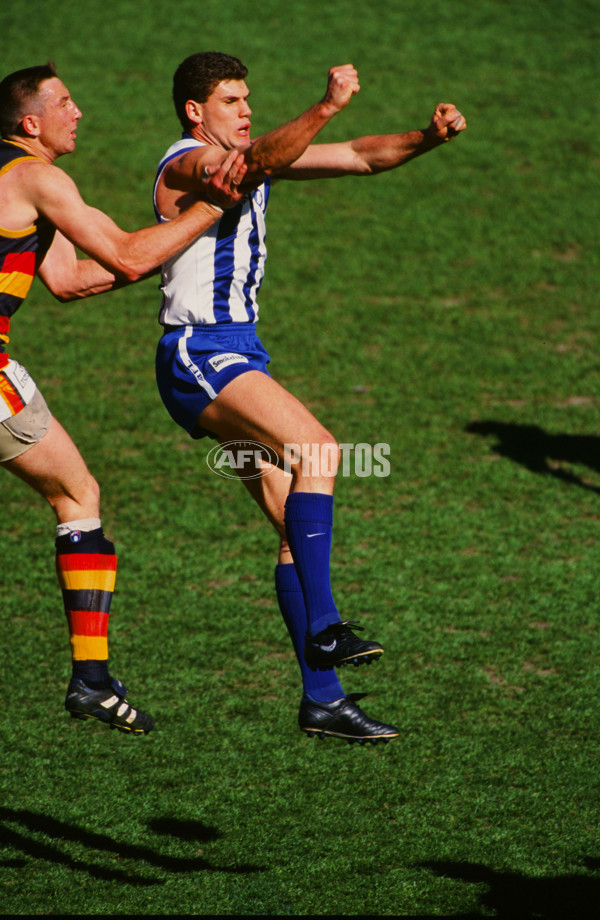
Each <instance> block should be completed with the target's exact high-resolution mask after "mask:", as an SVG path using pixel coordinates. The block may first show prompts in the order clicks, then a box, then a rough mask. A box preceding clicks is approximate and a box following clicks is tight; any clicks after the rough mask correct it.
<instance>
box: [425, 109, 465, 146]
mask: <svg viewBox="0 0 600 920" xmlns="http://www.w3.org/2000/svg"><path fill="white" fill-rule="evenodd" d="M466 127H467V122H466V119H465V117H464V115H461V113H460V112H459V111H458V109H457V108H456V106H455V105H452V103H450V102H440V103H439V105H436V107H435V112H434V113H433V117H432V119H431V122H430V124H429V127H428V128H427V131H426V132H425V133H426V134H428V135H429V137H430V138H432V139H435V140H438V141H442V143H445V142H446V141H450V140H452V138H453V137H456V135H457V134H460V132H461V131H464V130H465V128H466Z"/></svg>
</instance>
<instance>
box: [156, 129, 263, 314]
mask: <svg viewBox="0 0 600 920" xmlns="http://www.w3.org/2000/svg"><path fill="white" fill-rule="evenodd" d="M202 146H204V145H203V144H202V143H201V142H200V141H197V140H194V138H193V137H190V136H189V135H188V134H184V136H183V138H182V140H180V141H177V142H176V143H174V144H172V145H171V147H169V149H168V150H167V152H166V153H165V155H164V157H163V158H162V160H161V161H160V163H159V164H158V171H157V175H156V180H155V183H154V211H155V214H156V217H157V220H159V221H160V222H165V221H166V218H164V217H163V216H162V214H160V212H159V210H158V207H157V205H156V187H157V185H158V180H159V179H160V176H161V173H162V171H163V170H164V168H165V166H166V165H167V163H168V162H169V161H170V160H172V159H173V157H176V156H180V155H181V154H182V153H185V152H186V151H187V150H192V149H193V148H194V147H202ZM269 191H270V181H269V180H268V179H267V180H265V182H264V183H263V184H262V185H261V186H259V188H257V189H255V190H254V191H253V192H252V193H251V194H250V196H249V197H248V199H247V200H245V201H243V202H242V203H240V204H239V205H238V206H237V207H235V208H231V209H230V210H228V211H225V212H224V214H223V216H222V217H221V218H220V219H219V220H218V221H217V222H216V223H214V224H213V225H212V226H211V227H209V229H208V230H206V232H205V233H203V234H202V235H201V236H200V237H198V239H197V240H195V241H194V242H193V243H191V244H190V245H189V246H188V247H187V249H184V251H183V252H181V253H180V254H179V255H178V256H175V257H174V258H172V259H170V260H169V261H168V262H165V263H164V265H163V266H162V285H161V289H162V292H163V299H162V304H161V309H160V314H159V322H160V323H162V325H163V326H187V325H194V326H201V325H214V324H215V323H255V322H256V321H257V319H258V303H257V301H256V298H257V295H258V292H259V290H260V285H261V282H262V279H263V275H264V270H265V260H266V258H267V250H266V246H265V213H266V210H267V202H268V199H269Z"/></svg>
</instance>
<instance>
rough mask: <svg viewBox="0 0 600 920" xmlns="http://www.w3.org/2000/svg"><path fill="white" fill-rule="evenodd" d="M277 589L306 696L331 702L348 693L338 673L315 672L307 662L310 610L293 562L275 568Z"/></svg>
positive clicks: (332, 671)
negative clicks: (307, 609) (307, 627)
mask: <svg viewBox="0 0 600 920" xmlns="http://www.w3.org/2000/svg"><path fill="white" fill-rule="evenodd" d="M275 589H276V591H277V600H278V602H279V609H280V610H281V615H282V617H283V619H284V622H285V625H286V626H287V629H288V632H289V634H290V638H291V640H292V644H293V646H294V651H295V652H296V658H297V659H298V664H299V665H300V671H301V673H302V687H303V690H304V695H305V696H308V697H310V699H312V700H315V701H317V702H319V701H320V702H323V703H331V702H333V700H341V699H342V697H344V696H345V695H346V694H345V693H344V690H343V688H342V685H341V684H340V682H339V680H338V679H337V675H336V673H335V671H334V670H333V669H332V670H330V671H311V669H310V668H309V667H308V665H307V664H306V662H305V661H304V638H305V636H306V626H307V623H306V607H305V605H304V595H303V593H302V586H301V584H300V580H299V578H298V574H297V572H296V569H295V566H294V565H293V563H291V564H288V565H281V564H280V565H278V566H276V567H275Z"/></svg>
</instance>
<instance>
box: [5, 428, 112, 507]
mask: <svg viewBox="0 0 600 920" xmlns="http://www.w3.org/2000/svg"><path fill="white" fill-rule="evenodd" d="M2 466H3V467H4V468H5V469H7V470H9V472H11V473H14V474H15V475H16V476H18V477H19V478H20V479H22V480H24V481H25V482H27V483H28V484H29V485H30V486H32V487H33V488H34V489H35V490H36V491H37V492H39V493H40V495H43V496H44V498H46V499H47V500H48V501H50V502H52V501H53V500H54V499H56V498H60V497H61V496H63V495H68V496H70V497H71V498H73V499H74V500H75V501H76V502H79V503H81V504H84V505H85V506H86V507H89V508H90V510H92V509H93V508H94V507H96V506H97V505H98V504H99V489H98V485H97V483H96V481H95V479H94V478H93V476H92V475H91V473H90V472H89V470H88V468H87V466H86V463H85V461H84V459H83V457H82V456H81V454H80V453H79V450H78V449H77V447H76V445H75V443H74V442H73V440H72V439H71V437H70V436H69V435H68V434H67V432H66V431H65V429H64V428H63V427H62V425H61V424H60V422H58V421H57V419H55V418H54V417H52V420H51V422H50V427H49V428H48V431H47V433H46V434H45V435H44V437H43V438H42V439H41V441H38V443H37V444H34V445H33V447H31V448H30V449H29V450H27V451H26V452H25V453H22V454H20V456H18V457H15V458H14V459H12V460H8V461H6V462H5V463H3V464H2ZM90 516H91V515H90Z"/></svg>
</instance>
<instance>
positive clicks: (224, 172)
mask: <svg viewBox="0 0 600 920" xmlns="http://www.w3.org/2000/svg"><path fill="white" fill-rule="evenodd" d="M247 169H248V167H247V166H246V163H245V161H244V155H243V154H242V153H239V151H237V150H230V151H229V153H228V154H227V156H226V157H225V159H224V160H223V162H222V163H221V164H218V163H214V164H213V165H211V166H205V167H204V169H203V171H202V183H203V185H204V191H205V194H206V198H207V200H208V202H209V203H210V204H215V205H217V207H219V208H223V210H227V208H233V207H235V205H236V204H239V203H240V201H243V199H244V197H245V196H244V194H243V193H242V192H240V190H239V187H240V185H241V183H242V180H243V178H244V176H245V175H246V171H247Z"/></svg>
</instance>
